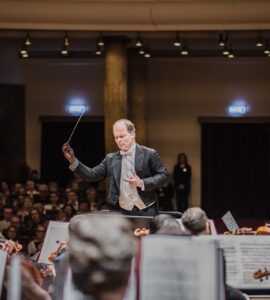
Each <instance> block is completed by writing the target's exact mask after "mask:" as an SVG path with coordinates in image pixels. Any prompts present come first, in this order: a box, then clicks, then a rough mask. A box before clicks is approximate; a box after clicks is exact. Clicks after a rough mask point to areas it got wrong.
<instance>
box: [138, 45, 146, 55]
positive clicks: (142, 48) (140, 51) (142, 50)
mask: <svg viewBox="0 0 270 300" xmlns="http://www.w3.org/2000/svg"><path fill="white" fill-rule="evenodd" d="M144 53H145V50H144V47H141V48H140V50H139V54H141V55H143V54H144Z"/></svg>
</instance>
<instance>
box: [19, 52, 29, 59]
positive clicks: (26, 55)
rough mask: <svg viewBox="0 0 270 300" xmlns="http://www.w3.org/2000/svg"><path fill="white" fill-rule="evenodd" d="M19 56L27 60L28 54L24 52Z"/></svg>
mask: <svg viewBox="0 0 270 300" xmlns="http://www.w3.org/2000/svg"><path fill="white" fill-rule="evenodd" d="M21 56H22V58H28V57H29V54H28V52H26V53H23V54H22V55H21Z"/></svg>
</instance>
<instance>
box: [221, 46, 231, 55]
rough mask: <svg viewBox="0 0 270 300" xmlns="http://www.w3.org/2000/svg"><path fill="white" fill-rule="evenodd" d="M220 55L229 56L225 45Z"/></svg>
mask: <svg viewBox="0 0 270 300" xmlns="http://www.w3.org/2000/svg"><path fill="white" fill-rule="evenodd" d="M222 54H223V55H229V54H230V51H229V49H228V46H227V44H226V45H225V46H224V48H223V50H222Z"/></svg>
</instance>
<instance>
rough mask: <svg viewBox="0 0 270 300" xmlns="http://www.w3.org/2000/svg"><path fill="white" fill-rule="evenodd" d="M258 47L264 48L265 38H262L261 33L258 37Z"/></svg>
mask: <svg viewBox="0 0 270 300" xmlns="http://www.w3.org/2000/svg"><path fill="white" fill-rule="evenodd" d="M256 46H257V47H263V38H262V36H261V34H260V32H259V35H258V37H257V41H256Z"/></svg>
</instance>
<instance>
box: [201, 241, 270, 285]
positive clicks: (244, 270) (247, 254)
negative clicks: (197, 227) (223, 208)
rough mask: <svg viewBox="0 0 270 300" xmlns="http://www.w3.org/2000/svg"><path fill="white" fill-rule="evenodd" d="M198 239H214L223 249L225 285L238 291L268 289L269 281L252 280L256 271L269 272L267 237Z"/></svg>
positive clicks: (269, 248)
mask: <svg viewBox="0 0 270 300" xmlns="http://www.w3.org/2000/svg"><path fill="white" fill-rule="evenodd" d="M200 239H216V240H217V241H218V242H219V245H220V247H221V248H222V249H224V255H225V260H226V278H227V280H226V282H227V284H229V285H231V286H234V287H236V288H239V289H270V284H269V280H263V281H260V280H259V279H255V278H254V273H255V272H256V271H258V270H262V271H264V269H265V268H267V269H268V270H269V271H270V239H269V237H267V236H231V235H218V236H216V237H211V236H208V237H200Z"/></svg>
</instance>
